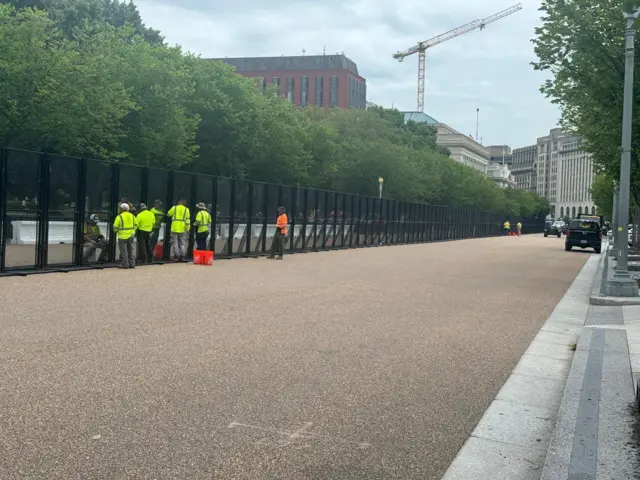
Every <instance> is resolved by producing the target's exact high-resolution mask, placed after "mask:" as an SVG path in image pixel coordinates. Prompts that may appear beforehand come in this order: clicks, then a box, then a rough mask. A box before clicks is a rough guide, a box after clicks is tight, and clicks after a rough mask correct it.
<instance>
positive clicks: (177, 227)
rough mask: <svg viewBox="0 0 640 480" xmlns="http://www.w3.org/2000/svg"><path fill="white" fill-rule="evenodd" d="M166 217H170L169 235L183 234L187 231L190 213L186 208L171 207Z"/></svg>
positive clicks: (181, 206)
mask: <svg viewBox="0 0 640 480" xmlns="http://www.w3.org/2000/svg"><path fill="white" fill-rule="evenodd" d="M167 215H168V216H170V217H171V233H184V232H185V231H188V230H189V227H188V225H189V223H191V213H190V212H189V209H188V208H187V207H185V206H184V205H176V206H175V207H171V210H169V211H168V212H167Z"/></svg>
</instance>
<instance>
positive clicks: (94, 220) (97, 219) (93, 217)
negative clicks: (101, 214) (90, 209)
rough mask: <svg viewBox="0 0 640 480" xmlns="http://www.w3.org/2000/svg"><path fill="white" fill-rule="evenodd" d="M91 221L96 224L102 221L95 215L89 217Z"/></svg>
mask: <svg viewBox="0 0 640 480" xmlns="http://www.w3.org/2000/svg"><path fill="white" fill-rule="evenodd" d="M89 220H91V221H92V222H95V223H98V222H99V221H100V219H99V218H98V215H96V214H95V213H93V214H91V215H89Z"/></svg>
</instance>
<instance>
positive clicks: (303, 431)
mask: <svg viewBox="0 0 640 480" xmlns="http://www.w3.org/2000/svg"><path fill="white" fill-rule="evenodd" d="M312 425H313V424H312V423H311V422H307V423H305V424H304V425H303V426H302V427H301V428H299V429H298V430H296V431H294V432H288V431H286V430H279V429H277V428H271V427H259V426H257V425H248V424H246V423H238V422H231V423H230V424H229V428H238V427H241V428H248V429H251V430H258V431H260V432H269V433H275V434H276V435H279V436H281V437H284V438H283V439H281V440H279V441H277V442H271V441H270V440H269V437H264V438H261V439H260V440H258V441H257V442H256V445H276V446H278V447H287V446H289V445H291V444H293V443H294V442H295V441H296V440H299V439H321V440H330V441H333V442H337V443H344V444H347V445H355V446H357V448H359V449H361V450H363V449H365V448H369V447H370V446H371V444H370V443H367V442H354V441H352V440H345V439H343V438H338V437H331V436H329V435H320V434H317V433H311V432H308V431H307V430H309V428H311V426H312Z"/></svg>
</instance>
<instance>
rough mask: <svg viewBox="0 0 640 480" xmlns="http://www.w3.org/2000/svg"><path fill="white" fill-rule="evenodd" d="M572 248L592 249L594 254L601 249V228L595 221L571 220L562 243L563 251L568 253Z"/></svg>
mask: <svg viewBox="0 0 640 480" xmlns="http://www.w3.org/2000/svg"><path fill="white" fill-rule="evenodd" d="M573 247H580V248H582V249H585V248H593V249H594V250H595V252H596V253H600V250H601V249H602V228H601V227H600V222H599V221H597V220H587V219H581V220H571V223H570V224H569V228H568V229H567V237H566V239H565V241H564V249H565V250H566V251H567V252H568V251H570V250H571V249H572V248H573Z"/></svg>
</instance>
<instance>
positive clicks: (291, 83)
mask: <svg viewBox="0 0 640 480" xmlns="http://www.w3.org/2000/svg"><path fill="white" fill-rule="evenodd" d="M293 86H294V81H293V77H287V100H289V101H290V102H291V103H293Z"/></svg>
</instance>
